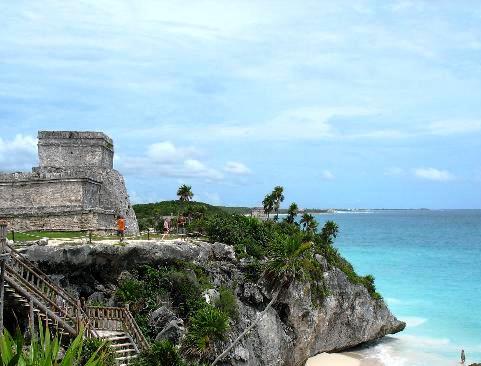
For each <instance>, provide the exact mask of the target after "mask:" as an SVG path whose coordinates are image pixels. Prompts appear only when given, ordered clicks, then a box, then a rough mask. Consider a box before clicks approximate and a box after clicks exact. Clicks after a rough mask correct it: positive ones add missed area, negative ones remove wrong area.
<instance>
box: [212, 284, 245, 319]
mask: <svg viewBox="0 0 481 366" xmlns="http://www.w3.org/2000/svg"><path fill="white" fill-rule="evenodd" d="M214 305H215V307H216V308H217V309H219V310H220V311H222V312H223V313H224V314H226V315H227V316H229V318H231V319H232V320H237V319H238V318H239V307H238V305H237V300H236V297H235V295H234V291H233V290H232V289H230V288H229V287H225V286H221V288H220V289H219V298H218V299H217V301H215V303H214Z"/></svg>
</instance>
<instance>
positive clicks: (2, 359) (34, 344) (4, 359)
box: [0, 324, 115, 366]
mask: <svg viewBox="0 0 481 366" xmlns="http://www.w3.org/2000/svg"><path fill="white" fill-rule="evenodd" d="M39 329H40V331H39V332H38V334H37V336H36V337H33V338H32V339H31V340H30V343H26V342H25V339H24V336H23V335H22V334H21V333H20V332H19V331H17V333H16V334H15V337H12V336H11V335H10V334H9V333H8V331H7V330H4V334H3V336H1V337H0V366H113V365H115V363H112V357H113V356H112V352H111V351H110V348H109V347H108V346H107V345H106V344H105V343H104V342H100V343H96V345H97V346H98V347H96V346H95V345H94V344H92V343H88V341H86V340H85V339H84V338H83V334H79V335H78V336H77V338H75V339H74V340H73V341H72V343H71V344H70V346H69V347H68V348H67V349H66V350H65V353H63V354H61V352H60V340H59V338H58V337H53V336H52V335H51V334H50V331H49V329H48V328H46V329H45V330H43V329H42V326H41V324H40V326H39ZM86 345H87V348H86V349H85V348H84V347H85V346H86Z"/></svg>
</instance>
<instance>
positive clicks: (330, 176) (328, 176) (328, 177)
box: [321, 170, 336, 180]
mask: <svg viewBox="0 0 481 366" xmlns="http://www.w3.org/2000/svg"><path fill="white" fill-rule="evenodd" d="M321 178H322V179H324V180H333V179H334V178H336V177H335V176H334V174H332V172H331V171H330V170H323V171H322V172H321Z"/></svg>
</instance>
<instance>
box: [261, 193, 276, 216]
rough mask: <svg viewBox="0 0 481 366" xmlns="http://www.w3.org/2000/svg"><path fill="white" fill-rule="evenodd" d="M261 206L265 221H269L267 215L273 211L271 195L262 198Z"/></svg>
mask: <svg viewBox="0 0 481 366" xmlns="http://www.w3.org/2000/svg"><path fill="white" fill-rule="evenodd" d="M262 205H263V206H264V213H265V214H266V215H267V219H268V220H269V215H270V214H271V212H272V210H273V209H274V197H273V196H272V194H268V195H266V196H265V197H264V200H263V201H262Z"/></svg>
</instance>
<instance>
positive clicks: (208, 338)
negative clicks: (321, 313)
mask: <svg viewBox="0 0 481 366" xmlns="http://www.w3.org/2000/svg"><path fill="white" fill-rule="evenodd" d="M228 330H229V318H228V316H227V315H226V314H224V313H223V312H222V311H220V310H219V309H217V308H215V307H214V306H212V305H205V306H204V307H203V308H201V309H199V310H198V311H197V312H196V313H195V314H194V315H193V316H192V317H191V318H190V320H189V328H188V332H187V336H186V345H185V349H186V353H187V354H188V355H189V356H193V357H195V358H201V359H204V358H209V357H210V356H212V354H213V352H214V345H215V342H216V341H219V340H223V339H224V338H225V335H226V333H227V331H228Z"/></svg>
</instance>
